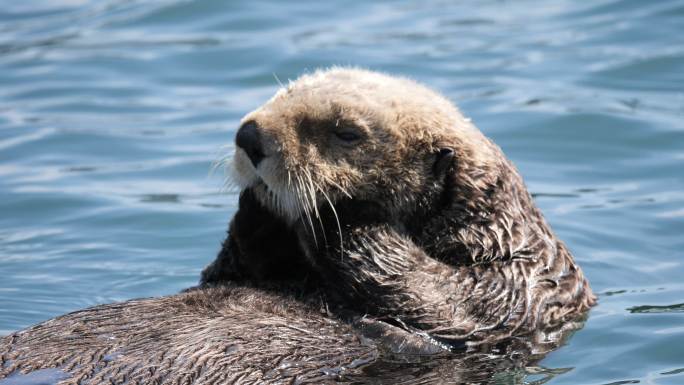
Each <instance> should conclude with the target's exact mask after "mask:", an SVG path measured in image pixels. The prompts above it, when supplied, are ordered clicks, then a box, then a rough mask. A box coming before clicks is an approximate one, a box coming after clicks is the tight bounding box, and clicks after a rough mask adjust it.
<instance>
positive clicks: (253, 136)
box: [235, 121, 264, 167]
mask: <svg viewBox="0 0 684 385" xmlns="http://www.w3.org/2000/svg"><path fill="white" fill-rule="evenodd" d="M235 144H237V145H238V147H240V148H242V149H243V150H245V152H246V153H247V156H248V157H249V160H251V161H252V164H253V165H254V167H257V166H258V165H259V162H261V160H262V159H264V153H263V150H262V149H261V137H260V135H259V128H258V126H257V124H256V123H255V122H251V121H250V122H246V123H245V124H243V125H242V127H240V129H239V130H238V132H237V136H236V137H235Z"/></svg>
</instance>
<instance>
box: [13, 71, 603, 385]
mask: <svg viewBox="0 0 684 385" xmlns="http://www.w3.org/2000/svg"><path fill="white" fill-rule="evenodd" d="M236 144H237V148H236V152H235V157H234V160H233V164H232V165H231V170H232V172H233V179H234V181H235V182H236V183H237V184H238V185H239V186H240V187H241V190H242V192H241V194H240V202H239V209H238V212H237V213H236V215H235V217H234V218H233V220H232V221H231V224H230V228H229V232H228V237H227V239H226V240H225V242H224V243H223V247H222V250H221V252H220V253H219V255H218V257H217V258H216V260H215V261H214V262H212V263H211V264H210V265H209V266H208V267H207V268H206V269H205V270H204V271H203V273H202V277H201V281H200V287H199V288H196V289H194V290H191V291H189V292H187V293H183V294H179V295H176V296H170V297H162V298H153V299H145V300H134V301H128V302H124V303H121V304H112V305H103V306H97V307H94V308H91V309H87V310H83V311H80V312H75V313H72V314H68V315H65V316H62V317H57V318H55V319H52V320H49V321H46V322H44V323H42V324H39V325H37V326H34V327H32V328H29V329H26V330H24V331H20V332H16V333H14V334H12V335H10V336H7V337H4V338H3V339H1V340H0V384H1V383H2V381H3V380H2V378H5V377H7V376H10V378H11V376H20V375H22V374H20V373H29V374H30V372H32V371H36V370H41V369H51V368H57V369H58V370H59V371H58V374H59V376H60V377H59V378H58V380H59V381H60V384H99V383H102V382H107V381H109V382H113V383H133V384H147V383H176V384H186V383H187V384H190V383H194V384H219V383H305V382H312V383H320V382H326V381H332V380H344V381H346V380H349V381H352V382H353V381H355V380H354V378H359V377H355V376H356V375H362V373H365V374H366V375H370V376H385V377H383V378H390V377H391V376H392V375H395V377H391V378H393V379H392V380H388V381H391V382H393V383H398V381H399V380H401V381H402V383H407V384H408V383H413V382H415V383H424V382H425V381H428V380H438V379H442V380H447V381H449V380H452V381H454V382H456V383H459V382H468V381H470V382H484V381H487V379H488V378H489V377H491V375H493V374H494V372H496V371H501V370H505V369H507V368H510V367H524V366H525V365H527V364H528V363H529V362H531V361H534V360H536V359H538V358H540V354H543V353H544V352H547V351H549V350H550V349H553V348H555V347H556V346H557V345H558V344H559V343H560V341H561V339H562V337H563V336H564V335H566V333H565V331H567V330H570V329H573V328H576V327H577V326H578V325H579V324H578V323H577V322H576V321H578V320H581V318H582V316H583V315H584V314H585V313H586V311H587V309H589V307H590V306H592V305H593V304H594V303H595V297H594V296H593V294H592V292H591V289H590V288H589V286H588V283H587V281H586V280H585V279H584V276H583V274H582V272H581V270H580V269H579V267H578V266H577V265H576V264H575V262H574V261H573V259H572V256H571V254H570V253H569V251H568V250H567V248H566V247H565V246H564V245H563V243H562V242H561V241H560V240H558V239H557V238H556V237H555V235H554V234H553V232H552V230H551V229H550V227H549V226H548V224H547V223H546V222H545V220H544V219H543V217H542V215H541V213H540V212H539V210H538V209H537V208H536V207H535V205H534V203H533V201H532V198H531V197H530V195H529V194H528V192H527V190H526V188H525V186H524V183H523V181H522V178H521V177H520V175H519V174H518V172H517V171H516V170H515V168H514V167H513V165H512V164H511V163H510V162H509V161H508V160H507V159H506V158H505V157H504V155H503V154H502V152H501V150H500V149H499V148H498V147H497V146H496V145H494V144H493V143H492V142H491V141H489V140H488V139H487V138H485V137H484V136H483V135H482V134H481V133H480V132H479V130H477V128H475V127H474V126H473V125H472V124H471V123H470V122H469V120H467V119H466V118H464V117H463V116H462V115H461V114H460V112H459V111H458V110H457V109H456V108H455V107H454V106H453V105H452V104H451V103H450V102H449V101H447V100H446V99H445V98H443V97H442V96H440V95H438V94H437V93H435V92H433V91H431V90H429V89H427V88H425V87H423V86H421V85H419V84H417V83H415V82H412V81H410V80H406V79H401V78H393V77H389V76H386V75H382V74H378V73H374V72H370V71H363V70H357V69H341V68H333V69H330V70H326V71H318V72H315V73H313V74H310V75H305V76H302V77H301V78H300V79H298V80H297V81H295V82H293V83H291V84H290V85H289V86H288V87H287V88H283V89H281V90H280V91H279V92H278V93H277V94H276V95H275V96H274V97H273V98H272V99H271V100H269V101H268V102H267V103H266V104H264V105H263V106H262V107H260V108H258V109H257V110H255V111H253V112H252V113H250V114H248V115H247V116H246V117H245V118H244V119H243V121H242V123H241V127H240V129H239V131H238V133H237V136H236ZM510 337H515V338H510ZM492 349H493V350H492ZM494 351H496V352H497V354H501V355H502V357H503V358H502V359H501V360H496V361H492V358H491V357H492V353H493V352H494ZM532 352H534V353H535V354H532ZM480 353H482V354H480ZM411 357H413V358H411ZM415 357H423V358H424V357H427V358H428V363H419V364H418V366H410V365H409V366H406V365H404V364H401V365H399V366H396V365H394V364H391V363H392V362H394V363H396V362H397V360H398V361H399V362H405V361H412V360H413V359H414V358H415ZM473 357H476V359H475V361H472V359H473ZM511 357H516V358H515V359H513V358H511ZM478 360H479V361H478ZM482 360H484V362H485V363H484V364H483V363H482V362H483V361H482ZM419 361H420V360H419ZM476 361H477V362H476ZM379 363H381V365H380V364H379ZM392 365H394V366H392ZM485 367H486V368H487V369H483V370H484V372H482V373H477V376H475V377H471V376H470V375H468V376H465V377H463V378H462V375H463V374H464V373H466V372H467V371H468V370H470V369H469V368H485ZM424 369H425V370H424ZM387 375H390V377H386V376H387Z"/></svg>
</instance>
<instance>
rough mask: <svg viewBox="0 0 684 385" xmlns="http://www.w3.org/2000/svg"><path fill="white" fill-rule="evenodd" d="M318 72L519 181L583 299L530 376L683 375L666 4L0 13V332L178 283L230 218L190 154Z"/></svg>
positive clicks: (600, 379)
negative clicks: (341, 68)
mask: <svg viewBox="0 0 684 385" xmlns="http://www.w3.org/2000/svg"><path fill="white" fill-rule="evenodd" d="M332 64H345V65H357V66H362V67H368V68H372V69H377V70H383V71H388V72H391V73H397V74H403V75H408V76H410V77H413V78H415V79H417V80H420V81H422V82H425V83H427V84H428V85H430V86H432V87H435V88H437V89H439V90H441V91H442V92H443V93H445V94H446V95H447V96H448V97H450V98H451V99H453V100H454V101H455V102H457V103H458V104H459V105H460V107H461V108H462V110H463V111H464V112H465V113H466V114H467V115H469V116H471V117H472V118H473V120H474V121H475V123H476V124H477V125H478V126H479V127H480V128H481V129H482V130H483V131H484V132H485V133H486V134H487V135H489V136H490V137H492V138H493V139H494V140H495V141H496V142H497V143H498V144H499V145H500V146H501V147H502V148H503V149H504V151H505V152H506V153H507V154H508V156H509V157H510V158H511V159H513V161H514V162H515V163H516V164H517V166H518V167H519V168H520V170H521V172H522V173H523V175H524V176H525V178H526V180H527V183H528V185H529V188H530V190H531V191H532V192H533V193H534V194H535V195H536V197H537V202H538V204H539V206H540V207H541V208H542V210H543V211H544V213H545V214H546V216H547V218H548V219H549V221H550V222H551V224H552V225H553V227H554V228H555V230H556V231H557V233H558V234H559V235H560V237H561V238H562V239H564V240H565V241H566V243H567V244H568V245H569V247H570V248H571V249H572V250H573V252H574V254H575V255H576V258H577V260H578V261H579V262H580V264H581V265H582V267H583V268H584V270H585V272H586V274H587V275H588V277H589V279H590V281H591V283H592V286H593V288H594V290H595V291H596V292H597V293H599V295H600V304H599V306H598V307H596V308H595V309H594V310H592V312H591V315H590V318H589V320H588V322H587V325H586V327H585V328H584V329H583V330H581V331H579V332H578V333H576V334H575V335H574V337H573V338H572V339H571V340H570V341H569V343H568V344H567V346H564V347H562V348H561V349H559V350H557V351H555V352H553V353H551V354H550V355H549V356H547V357H546V358H545V359H544V360H543V361H542V362H541V363H540V364H539V365H540V366H542V367H543V368H546V369H549V370H551V369H558V370H557V371H556V372H557V373H560V374H558V375H557V376H556V377H554V378H553V379H552V380H551V381H550V382H549V383H552V384H623V383H638V382H640V383H645V384H682V383H684V265H683V260H684V258H683V257H684V1H666V0H661V1H644V0H599V1H591V2H588V1H571V0H560V1H554V2H549V1H547V2H541V1H530V0H522V1H515V2H508V1H491V0H487V1H454V2H446V1H436V0H428V1H426V0H423V1H403V2H378V3H372V4H371V3H368V2H365V1H359V0H355V1H352V0H348V1H329V2H321V3H318V4H313V3H309V2H295V1H288V2H277V1H250V2H247V1H245V2H228V1H218V0H200V1H180V0H158V1H142V0H140V1H135V0H92V1H89V0H61V1H54V0H31V1H5V2H3V6H2V7H1V8H0V277H1V278H0V334H6V333H9V332H11V331H14V330H17V329H20V328H24V327H26V326H29V325H31V324H33V323H36V322H39V321H42V320H45V319H47V318H50V317H53V316H56V315H58V314H62V313H65V312H68V311H71V310H75V309H79V308H83V307H86V306H90V305H94V304H98V303H104V302H112V301H120V300H125V299H129V298H134V297H142V296H156V295H163V294H170V293H175V292H177V291H179V290H180V289H182V288H184V287H187V286H190V285H193V284H194V283H196V281H197V278H198V275H199V272H200V270H201V268H202V267H203V266H204V265H205V264H206V263H208V262H209V261H210V260H212V259H213V258H214V256H215V253H216V252H217V250H218V247H219V242H220V241H221V240H222V237H223V236H224V232H225V229H226V224H227V221H228V220H229V218H230V217H231V215H232V214H233V212H234V210H235V204H236V195H235V193H234V192H229V193H221V186H222V177H221V175H220V174H219V175H214V176H210V175H209V169H210V166H211V162H212V161H213V160H215V159H216V158H217V156H218V155H219V154H220V153H221V151H222V150H221V148H222V146H224V145H228V146H230V145H231V143H232V138H233V135H234V133H235V129H236V127H237V122H238V120H239V118H240V117H241V116H242V115H243V114H244V113H246V112H248V111H249V110H251V109H252V108H254V107H256V106H258V105H259V104H261V103H263V102H264V101H265V100H266V99H267V98H268V97H269V96H270V95H271V94H272V93H273V92H275V90H276V89H277V81H276V79H275V77H276V76H277V77H278V78H279V79H281V80H282V81H286V80H287V79H293V78H295V77H296V76H297V75H298V74H301V73H304V72H307V71H310V70H312V69H314V68H317V67H322V66H329V65H332ZM229 149H230V147H229V148H228V151H229ZM534 371H535V368H531V369H530V370H529V373H528V374H527V375H526V376H525V377H524V378H523V379H520V378H519V379H518V380H515V381H525V382H526V383H534V381H537V380H539V376H537V375H535V374H533V373H534ZM509 381H511V382H512V381H514V380H513V379H510V380H509ZM506 383H508V382H506Z"/></svg>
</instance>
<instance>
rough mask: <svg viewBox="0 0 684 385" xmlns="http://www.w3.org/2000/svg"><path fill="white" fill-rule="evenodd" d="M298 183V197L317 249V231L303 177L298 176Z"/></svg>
mask: <svg viewBox="0 0 684 385" xmlns="http://www.w3.org/2000/svg"><path fill="white" fill-rule="evenodd" d="M297 183H298V188H297V190H298V192H297V196H298V197H299V198H300V202H301V205H302V208H303V209H304V214H305V215H306V219H307V221H308V223H309V228H310V229H311V234H312V235H313V239H314V244H315V245H316V247H318V239H317V238H316V229H314V225H313V220H312V218H311V208H310V205H309V202H308V199H307V197H306V196H305V195H304V194H305V186H304V181H303V180H302V177H301V175H297Z"/></svg>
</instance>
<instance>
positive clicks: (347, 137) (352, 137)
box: [335, 131, 361, 142]
mask: <svg viewBox="0 0 684 385" xmlns="http://www.w3.org/2000/svg"><path fill="white" fill-rule="evenodd" d="M335 136H336V137H337V138H338V139H340V140H343V141H345V142H355V141H357V140H359V139H361V135H359V134H357V133H355V132H351V131H339V132H338V131H336V132H335Z"/></svg>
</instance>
